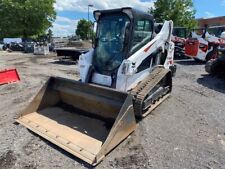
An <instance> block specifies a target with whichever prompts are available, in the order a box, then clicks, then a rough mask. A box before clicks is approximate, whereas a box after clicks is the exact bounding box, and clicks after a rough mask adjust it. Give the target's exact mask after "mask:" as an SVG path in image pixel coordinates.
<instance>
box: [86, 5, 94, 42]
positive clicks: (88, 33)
mask: <svg viewBox="0 0 225 169" xmlns="http://www.w3.org/2000/svg"><path fill="white" fill-rule="evenodd" d="M90 7H94V5H92V4H88V24H89V21H90V18H89V8H90ZM87 38H88V39H89V38H90V32H89V31H88V32H87Z"/></svg>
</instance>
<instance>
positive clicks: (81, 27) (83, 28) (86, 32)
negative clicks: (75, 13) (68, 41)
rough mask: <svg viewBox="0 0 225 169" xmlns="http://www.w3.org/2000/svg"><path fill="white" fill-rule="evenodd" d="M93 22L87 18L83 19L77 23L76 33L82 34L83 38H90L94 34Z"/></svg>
mask: <svg viewBox="0 0 225 169" xmlns="http://www.w3.org/2000/svg"><path fill="white" fill-rule="evenodd" d="M92 25H93V24H92V22H91V21H87V20H85V19H81V20H80V21H79V22H78V24H77V29H76V35H78V36H80V38H81V39H83V40H85V39H90V38H91V36H92V35H93V31H92Z"/></svg>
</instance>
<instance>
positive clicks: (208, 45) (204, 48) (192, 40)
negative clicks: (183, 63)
mask: <svg viewBox="0 0 225 169" xmlns="http://www.w3.org/2000/svg"><path fill="white" fill-rule="evenodd" d="M222 46H225V40H224V39H222V38H218V37H216V36H214V35H210V34H209V33H208V32H207V28H205V30H204V32H203V34H202V35H197V34H196V33H195V32H191V36H190V37H189V38H188V39H187V40H186V44H185V54H186V56H188V57H191V58H193V59H195V60H201V61H209V60H211V59H216V58H218V56H219V52H218V49H219V48H220V47H222Z"/></svg>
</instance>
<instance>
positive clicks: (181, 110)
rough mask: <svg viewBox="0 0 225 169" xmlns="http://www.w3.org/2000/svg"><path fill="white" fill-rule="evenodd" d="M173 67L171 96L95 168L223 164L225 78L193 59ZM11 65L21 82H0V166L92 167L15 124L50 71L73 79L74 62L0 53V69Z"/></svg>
mask: <svg viewBox="0 0 225 169" xmlns="http://www.w3.org/2000/svg"><path fill="white" fill-rule="evenodd" d="M177 66H178V70H177V75H176V77H175V78H174V80H173V92H172V95H171V97H170V98H169V99H167V100H166V101H165V102H164V103H162V104H161V105H160V106H159V107H158V108H157V109H155V110H154V111H153V113H152V114H150V115H149V116H147V117H146V118H145V119H144V120H142V121H141V122H139V124H138V127H137V129H136V131H135V132H134V133H133V134H132V135H131V136H129V137H128V139H126V140H125V141H124V142H122V143H121V144H120V145H119V146H118V147H117V148H115V150H113V151H112V152H111V153H110V154H109V155H108V156H107V157H106V158H105V159H104V161H103V162H102V163H100V164H99V165H98V166H97V167H96V168H97V169H100V168H105V169H109V168H118V169H122V168H124V169H136V168H140V169H148V168H155V169H160V168H163V169H164V168H169V169H170V168H175V169H181V168H188V169H189V168H194V169H196V168H201V169H202V168H203V169H204V168H206V169H210V168H213V169H217V168H218V169H220V168H221V169H225V106H224V104H225V80H222V79H218V78H216V77H211V76H209V75H207V74H206V73H205V71H204V65H202V64H198V63H195V62H194V61H192V60H184V61H177ZM11 67H16V68H17V70H18V72H19V74H20V77H21V81H20V82H18V83H14V84H8V85H2V86H0V168H1V169H10V168H16V169H20V168H21V169H24V168H26V169H49V168H54V169H61V168H65V169H74V168H76V169H83V168H91V166H89V165H88V164H86V163H84V162H83V161H81V160H79V159H78V158H76V157H73V156H72V155H70V154H68V153H67V152H65V151H64V150H62V149H60V148H58V147H57V146H55V145H53V144H51V143H49V142H48V141H46V140H44V139H42V138H40V137H38V136H37V135H35V134H34V133H32V132H29V131H28V130H27V129H26V128H25V127H23V126H21V125H18V124H16V123H15V118H16V117H17V116H18V114H19V113H20V112H21V111H22V110H23V109H24V108H25V107H26V105H27V104H28V103H29V101H31V99H32V97H33V96H34V95H35V94H36V93H37V91H38V90H39V89H40V87H41V86H42V84H44V82H45V81H46V79H47V78H48V77H49V76H61V77H65V78H70V79H76V80H77V79H78V76H79V74H78V72H77V66H76V65H71V64H65V63H64V64H62V63H58V62H56V60H55V58H54V56H53V55H52V56H48V57H46V56H33V55H29V54H21V53H15V52H14V53H6V52H0V69H4V68H11Z"/></svg>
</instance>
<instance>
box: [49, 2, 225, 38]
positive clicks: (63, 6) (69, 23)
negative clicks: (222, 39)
mask: <svg viewBox="0 0 225 169" xmlns="http://www.w3.org/2000/svg"><path fill="white" fill-rule="evenodd" d="M193 2H194V8H195V10H196V15H195V17H196V18H210V17H217V16H225V0H193ZM88 4H91V5H93V6H94V7H90V8H89V9H90V12H89V16H90V19H91V20H94V18H93V14H92V12H93V10H96V9H111V8H120V7H127V6H130V7H135V8H137V9H140V10H142V11H147V10H148V9H149V8H150V7H153V6H154V5H153V4H154V0H56V3H55V5H54V7H55V9H56V12H57V17H56V21H55V22H54V23H53V28H52V30H53V33H54V36H61V37H62V36H70V35H73V34H74V33H75V29H76V26H77V23H78V21H79V20H80V19H88Z"/></svg>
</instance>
